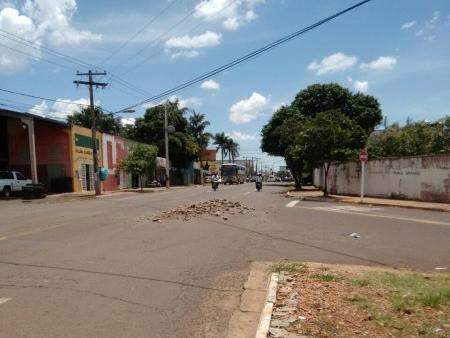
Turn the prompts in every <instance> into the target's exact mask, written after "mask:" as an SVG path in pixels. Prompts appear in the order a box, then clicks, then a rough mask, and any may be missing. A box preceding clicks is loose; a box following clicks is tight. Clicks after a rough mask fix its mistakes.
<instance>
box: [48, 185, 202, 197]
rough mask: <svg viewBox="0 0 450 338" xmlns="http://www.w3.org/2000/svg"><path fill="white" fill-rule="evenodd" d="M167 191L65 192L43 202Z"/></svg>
mask: <svg viewBox="0 0 450 338" xmlns="http://www.w3.org/2000/svg"><path fill="white" fill-rule="evenodd" d="M197 187H201V185H188V186H174V187H171V188H170V189H172V190H176V189H185V188H197ZM162 191H167V189H166V188H165V187H158V188H143V189H142V190H141V189H140V188H135V189H131V188H127V189H120V190H113V191H102V194H101V195H99V196H95V192H94V191H84V192H66V193H61V194H49V195H47V196H46V198H45V199H43V200H44V201H45V200H47V201H48V200H51V201H61V200H63V201H71V200H77V199H84V198H106V197H111V196H119V195H130V194H140V193H141V194H142V193H155V192H162Z"/></svg>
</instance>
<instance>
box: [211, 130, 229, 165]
mask: <svg viewBox="0 0 450 338" xmlns="http://www.w3.org/2000/svg"><path fill="white" fill-rule="evenodd" d="M213 138H214V144H215V145H216V146H217V150H219V149H220V153H221V155H222V157H221V159H222V163H223V158H224V156H226V153H227V149H228V148H227V145H228V140H229V137H228V136H227V135H225V133H224V132H221V133H216V134H215V135H214V136H213Z"/></svg>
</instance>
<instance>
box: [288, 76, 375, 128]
mask: <svg viewBox="0 0 450 338" xmlns="http://www.w3.org/2000/svg"><path fill="white" fill-rule="evenodd" d="M291 106H292V107H293V108H295V109H297V110H298V111H299V112H300V114H301V115H302V116H304V117H308V118H314V117H315V116H316V115H317V114H318V113H321V112H325V111H329V110H337V111H340V112H342V113H343V114H344V115H346V116H347V117H349V118H351V119H352V120H354V121H355V122H356V123H358V124H359V125H360V126H361V127H362V128H363V129H364V130H366V132H367V134H368V135H369V134H370V133H371V132H372V131H373V130H374V129H375V127H376V126H377V125H378V124H380V123H381V121H382V119H383V115H382V114H381V109H380V104H379V102H378V100H377V99H376V98H375V97H373V96H370V95H366V94H363V93H356V94H353V93H352V92H350V91H349V90H348V89H347V88H344V87H342V86H340V85H339V84H337V83H326V84H314V85H311V86H308V87H307V88H306V89H304V90H302V91H300V92H299V93H298V94H297V95H296V97H295V99H294V102H292V105H291Z"/></svg>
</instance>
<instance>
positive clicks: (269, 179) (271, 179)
mask: <svg viewBox="0 0 450 338" xmlns="http://www.w3.org/2000/svg"><path fill="white" fill-rule="evenodd" d="M276 181H277V180H276V178H275V176H274V175H269V177H268V178H267V182H276Z"/></svg>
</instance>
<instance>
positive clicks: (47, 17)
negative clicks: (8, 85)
mask: <svg viewBox="0 0 450 338" xmlns="http://www.w3.org/2000/svg"><path fill="white" fill-rule="evenodd" d="M76 10H77V6H76V1H75V0H26V1H25V3H24V5H23V6H22V8H16V7H15V5H14V3H13V2H6V3H3V4H2V5H1V6H0V29H2V30H4V31H7V32H11V33H13V34H15V35H17V36H19V37H20V38H22V39H25V40H28V41H31V42H34V43H37V44H40V43H46V44H53V45H57V44H79V43H81V42H86V41H98V40H100V39H101V36H100V35H98V34H94V33H91V32H89V31H86V30H77V29H76V28H74V27H73V26H72V17H73V15H74V14H75V13H76ZM4 44H6V45H7V46H9V47H10V48H15V49H20V50H21V51H23V52H26V53H28V54H32V55H33V56H36V57H39V56H40V55H41V52H40V48H39V47H38V48H31V47H24V46H20V47H18V45H17V44H14V43H13V42H11V41H4ZM28 60H29V58H27V56H25V55H21V54H18V53H16V52H14V51H12V50H10V49H8V48H5V47H0V72H1V73H14V72H17V71H20V70H23V69H24V68H25V66H26V65H27V63H28Z"/></svg>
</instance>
